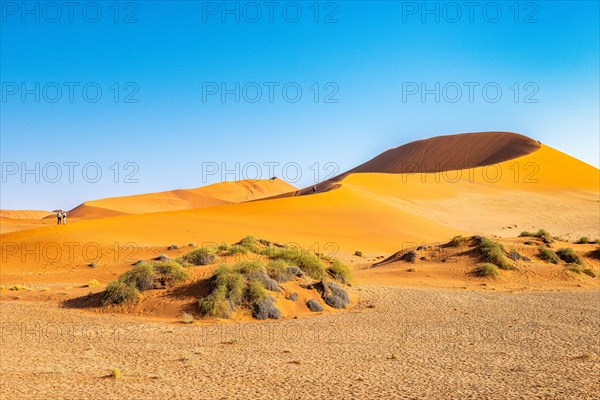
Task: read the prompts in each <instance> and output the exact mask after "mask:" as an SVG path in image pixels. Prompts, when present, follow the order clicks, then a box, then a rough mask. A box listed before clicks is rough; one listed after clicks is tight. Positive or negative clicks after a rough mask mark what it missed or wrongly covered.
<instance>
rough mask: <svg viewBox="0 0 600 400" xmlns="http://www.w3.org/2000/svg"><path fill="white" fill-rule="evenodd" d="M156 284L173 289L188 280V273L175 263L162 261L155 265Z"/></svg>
mask: <svg viewBox="0 0 600 400" xmlns="http://www.w3.org/2000/svg"><path fill="white" fill-rule="evenodd" d="M154 270H155V272H156V283H158V284H160V285H161V286H163V287H171V286H173V285H176V284H178V283H181V282H184V281H185V280H186V279H187V278H188V275H189V273H188V271H187V270H186V269H185V268H184V267H182V266H181V264H179V263H177V262H175V261H162V262H157V263H156V264H154Z"/></svg>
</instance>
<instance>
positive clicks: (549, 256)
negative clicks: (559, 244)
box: [538, 246, 560, 264]
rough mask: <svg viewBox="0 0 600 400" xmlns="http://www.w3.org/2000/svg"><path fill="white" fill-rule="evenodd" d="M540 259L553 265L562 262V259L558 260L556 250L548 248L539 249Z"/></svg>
mask: <svg viewBox="0 0 600 400" xmlns="http://www.w3.org/2000/svg"><path fill="white" fill-rule="evenodd" d="M538 257H539V258H540V259H542V260H544V261H546V262H549V263H552V264H558V262H559V261H560V258H558V256H557V255H556V253H555V252H554V250H552V249H549V248H548V247H546V246H540V247H538Z"/></svg>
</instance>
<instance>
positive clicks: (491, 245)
mask: <svg viewBox="0 0 600 400" xmlns="http://www.w3.org/2000/svg"><path fill="white" fill-rule="evenodd" d="M477 251H478V252H479V254H481V256H482V258H483V259H484V261H486V262H488V263H491V264H494V265H496V266H497V267H498V268H501V269H514V266H513V265H512V264H511V263H510V262H509V261H508V259H507V258H506V256H505V255H504V247H503V246H502V245H501V244H500V243H498V242H494V241H492V240H490V239H488V238H481V239H480V241H479V245H478V246H477Z"/></svg>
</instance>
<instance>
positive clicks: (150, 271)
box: [101, 260, 188, 305]
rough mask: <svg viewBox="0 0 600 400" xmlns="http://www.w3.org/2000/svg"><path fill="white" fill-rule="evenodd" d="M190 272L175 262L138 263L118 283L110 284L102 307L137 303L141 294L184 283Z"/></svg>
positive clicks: (105, 292) (102, 301) (103, 298)
mask: <svg viewBox="0 0 600 400" xmlns="http://www.w3.org/2000/svg"><path fill="white" fill-rule="evenodd" d="M187 278H188V271H187V270H186V269H185V268H184V267H183V266H182V265H181V264H180V263H178V262H177V261H175V260H165V261H158V262H154V263H152V264H150V263H145V262H142V263H136V265H135V266H134V267H133V268H132V269H130V270H129V271H126V272H125V273H124V274H123V275H121V276H120V277H119V279H117V280H116V281H113V282H110V283H109V284H108V286H107V287H106V290H105V291H104V295H103V297H102V300H101V303H102V305H110V304H124V303H132V302H137V301H138V300H139V298H140V292H143V291H146V290H150V289H155V288H164V287H171V286H173V285H176V284H178V283H181V282H184V281H185V280H186V279H187Z"/></svg>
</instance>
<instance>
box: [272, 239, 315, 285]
mask: <svg viewBox="0 0 600 400" xmlns="http://www.w3.org/2000/svg"><path fill="white" fill-rule="evenodd" d="M263 253H264V255H266V256H267V257H269V258H270V259H272V260H284V261H287V262H288V263H290V264H293V265H296V266H297V267H298V268H300V269H301V270H302V271H303V272H305V273H306V275H308V276H310V277H311V278H314V279H322V278H324V277H325V276H326V275H327V272H326V270H325V266H324V265H323V262H322V261H321V260H319V259H318V258H317V257H316V256H315V255H313V254H311V253H308V252H305V251H301V250H297V249H292V248H280V247H269V248H267V249H266V250H265V251H264V252H263Z"/></svg>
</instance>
